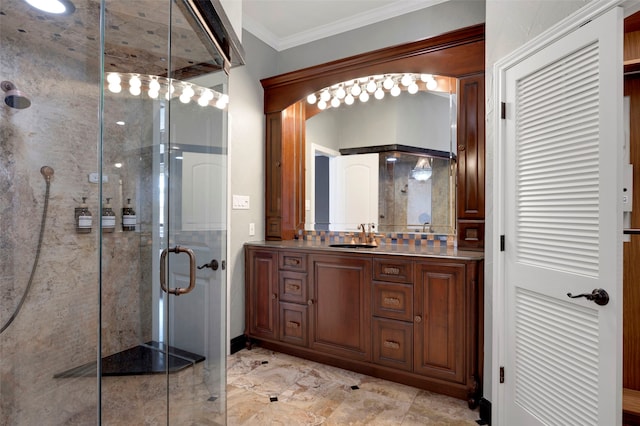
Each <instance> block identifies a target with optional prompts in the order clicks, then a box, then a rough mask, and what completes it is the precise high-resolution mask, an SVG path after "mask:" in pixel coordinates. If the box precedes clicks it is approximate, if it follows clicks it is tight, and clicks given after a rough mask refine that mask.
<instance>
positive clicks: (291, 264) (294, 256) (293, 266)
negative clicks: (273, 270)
mask: <svg viewBox="0 0 640 426" xmlns="http://www.w3.org/2000/svg"><path fill="white" fill-rule="evenodd" d="M280 269H284V270H287V271H298V272H307V255H306V254H304V253H289V252H281V253H280Z"/></svg>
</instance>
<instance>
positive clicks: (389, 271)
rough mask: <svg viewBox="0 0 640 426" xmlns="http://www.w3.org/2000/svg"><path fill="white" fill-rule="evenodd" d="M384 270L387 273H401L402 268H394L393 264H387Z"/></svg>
mask: <svg viewBox="0 0 640 426" xmlns="http://www.w3.org/2000/svg"><path fill="white" fill-rule="evenodd" d="M382 272H383V273H384V274H385V275H400V268H393V267H391V266H386V267H384V268H382Z"/></svg>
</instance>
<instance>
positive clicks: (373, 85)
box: [367, 80, 378, 93]
mask: <svg viewBox="0 0 640 426" xmlns="http://www.w3.org/2000/svg"><path fill="white" fill-rule="evenodd" d="M377 87H378V86H376V82H375V81H373V80H369V82H368V83H367V92H369V93H373V92H375V91H376V88H377Z"/></svg>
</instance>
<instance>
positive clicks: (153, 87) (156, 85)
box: [149, 78, 160, 92]
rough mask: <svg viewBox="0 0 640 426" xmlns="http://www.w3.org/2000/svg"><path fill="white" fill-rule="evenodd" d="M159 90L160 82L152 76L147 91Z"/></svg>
mask: <svg viewBox="0 0 640 426" xmlns="http://www.w3.org/2000/svg"><path fill="white" fill-rule="evenodd" d="M152 90H153V91H154V92H159V91H160V83H158V79H156V78H153V79H151V81H150V82H149V91H152Z"/></svg>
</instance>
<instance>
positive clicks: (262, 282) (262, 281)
mask: <svg viewBox="0 0 640 426" xmlns="http://www.w3.org/2000/svg"><path fill="white" fill-rule="evenodd" d="M245 256H246V257H247V259H248V261H247V262H246V264H247V271H246V276H245V281H246V284H245V290H246V301H247V302H246V324H247V332H248V334H249V335H250V336H254V337H262V338H268V339H276V338H277V337H278V328H277V320H278V318H277V316H278V252H277V251H269V250H251V249H248V250H246V252H245Z"/></svg>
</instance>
